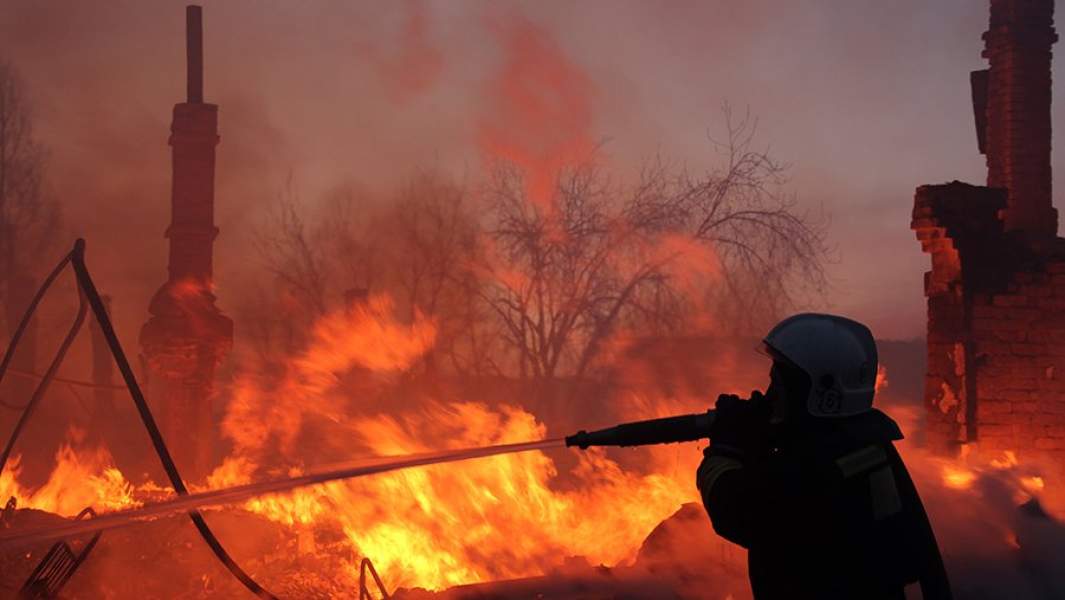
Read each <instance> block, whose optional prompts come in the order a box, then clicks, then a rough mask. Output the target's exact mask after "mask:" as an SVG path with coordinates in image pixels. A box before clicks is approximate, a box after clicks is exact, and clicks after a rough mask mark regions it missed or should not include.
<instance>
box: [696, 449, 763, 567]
mask: <svg viewBox="0 0 1065 600" xmlns="http://www.w3.org/2000/svg"><path fill="white" fill-rule="evenodd" d="M745 475H746V473H745V472H744V471H743V463H742V462H740V461H739V460H738V459H737V458H733V457H730V456H721V455H715V454H714V453H713V452H711V451H710V450H709V449H708V450H707V451H706V452H705V453H704V456H703V462H702V463H700V464H699V469H698V470H697V471H696V473H695V484H696V486H697V487H698V488H699V495H700V496H701V497H702V500H703V507H704V508H706V513H707V514H708V515H710V522H711V524H713V526H714V531H716V532H717V534H718V535H720V536H721V537H723V538H725V539H727V540H728V541H730V542H733V543H735V544H739V545H741V546H743V547H744V548H749V547H750V537H749V536H748V535H747V533H748V529H749V528H748V527H747V524H746V518H745V516H746V515H745V514H744V513H745V507H746V509H747V510H750V505H749V504H748V503H746V502H744V500H745V498H744V497H745V496H747V493H746V491H747V488H748V486H747V485H746V482H745V479H746V477H745Z"/></svg>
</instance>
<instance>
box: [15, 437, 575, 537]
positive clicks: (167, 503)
mask: <svg viewBox="0 0 1065 600" xmlns="http://www.w3.org/2000/svg"><path fill="white" fill-rule="evenodd" d="M562 445H563V440H562V439H551V440H541V441H537V442H523V443H518V444H501V445H497V446H485V447H483V448H464V449H460V450H442V451H438V452H428V453H421V454H411V455H407V456H383V457H373V458H369V459H366V460H363V461H360V462H358V463H355V464H349V465H348V466H345V467H340V468H334V469H330V470H324V471H319V472H314V473H308V474H306V475H298V476H295V477H286V478H282V479H273V480H268V481H260V482H257V483H249V484H245V485H238V486H234V487H228V488H223V489H218V490H210V491H206V492H198V493H195V494H186V495H181V496H177V497H175V498H172V499H170V500H164V501H162V502H157V503H155V504H149V505H147V506H142V507H140V508H135V509H130V510H123V511H118V512H113V513H107V514H104V515H100V516H98V517H96V518H94V519H87V520H82V521H70V522H68V523H64V524H62V525H58V526H52V527H39V528H28V529H20V530H16V531H13V532H9V533H5V534H4V535H0V550H7V549H10V548H14V547H24V546H28V545H33V544H40V543H45V542H51V541H55V540H57V539H62V538H67V537H70V536H76V535H84V534H87V533H94V532H98V531H106V530H109V529H118V528H121V527H128V526H130V525H136V524H139V523H144V522H146V521H148V520H151V519H152V518H157V517H163V516H167V515H172V514H175V513H187V512H190V511H193V510H195V509H198V508H202V507H209V506H220V505H224V504H232V503H235V502H241V501H244V500H248V499H251V498H254V497H256V496H262V495H264V494H272V493H278V492H286V491H290V490H293V489H296V488H300V487H305V486H308V485H315V484H322V483H328V482H331V481H339V480H342V479H353V478H357V477H365V476H367V475H375V474H378V473H387V472H389V471H398V470H400V469H409V468H411V467H424V466H428V465H437V464H441V463H450V462H457V461H462V460H469V459H472V458H483V457H487V456H497V455H500V454H513V453H515V452H528V451H530V450H545V449H547V448H556V447H559V446H562Z"/></svg>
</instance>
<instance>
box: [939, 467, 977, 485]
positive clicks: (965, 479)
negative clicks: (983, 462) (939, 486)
mask: <svg viewBox="0 0 1065 600" xmlns="http://www.w3.org/2000/svg"><path fill="white" fill-rule="evenodd" d="M974 481H976V473H975V472H974V471H972V470H971V469H968V468H966V467H964V466H959V465H955V464H945V465H943V483H944V484H945V485H946V486H947V487H949V488H954V489H956V490H967V489H969V488H971V487H972V485H973V482H974Z"/></svg>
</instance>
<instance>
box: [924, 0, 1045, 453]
mask: <svg viewBox="0 0 1065 600" xmlns="http://www.w3.org/2000/svg"><path fill="white" fill-rule="evenodd" d="M990 7H991V12H990V19H989V26H988V30H987V32H986V33H984V36H983V39H984V42H985V47H984V53H983V56H984V57H985V58H987V59H988V62H989V68H988V69H987V70H985V71H978V72H975V73H973V74H972V77H971V82H972V87H973V108H974V116H975V117H976V127H977V139H978V147H979V149H980V151H981V152H983V153H985V154H986V155H987V167H988V174H987V184H988V185H987V186H986V187H985V186H974V185H968V184H964V183H960V182H957V181H955V182H952V183H949V184H944V185H927V186H922V187H919V188H917V193H916V196H915V198H914V209H913V222H912V223H911V227H912V228H913V230H914V231H915V232H916V234H917V238H918V240H919V241H920V242H921V247H922V249H923V250H924V251H925V252H927V253H928V254H930V255H931V258H932V269H931V271H929V272H928V273H927V274H926V276H925V295H926V296H927V297H928V372H927V375H926V381H925V403H926V407H927V410H928V412H927V415H928V419H927V424H928V427H927V429H928V432H927V433H928V435H927V436H926V439H927V440H928V442H929V443H930V445H932V446H933V447H934V448H935V449H938V450H941V451H946V452H952V453H953V452H958V451H959V450H960V448H961V447H962V446H963V445H964V446H966V447H968V448H969V449H970V450H975V451H977V452H978V453H985V454H988V455H992V456H993V455H995V454H1001V453H1002V451H1004V450H1010V451H1013V452H1015V453H1017V455H1018V456H1020V457H1031V458H1037V459H1043V460H1045V462H1046V464H1051V465H1056V466H1058V467H1061V468H1063V469H1065V239H1062V238H1058V237H1057V216H1058V215H1057V211H1056V210H1055V209H1054V208H1053V206H1052V194H1051V175H1052V174H1051V170H1050V151H1051V148H1050V127H1051V122H1050V107H1051V76H1050V61H1051V46H1052V44H1053V43H1054V42H1056V41H1057V34H1056V33H1055V32H1054V27H1053V14H1054V2H1053V0H990Z"/></svg>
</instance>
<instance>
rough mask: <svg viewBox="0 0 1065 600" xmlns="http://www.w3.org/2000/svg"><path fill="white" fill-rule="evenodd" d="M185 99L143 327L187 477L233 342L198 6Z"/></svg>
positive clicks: (190, 32)
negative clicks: (156, 277) (162, 273)
mask: <svg viewBox="0 0 1065 600" xmlns="http://www.w3.org/2000/svg"><path fill="white" fill-rule="evenodd" d="M186 26H187V30H186V44H187V45H186V51H187V59H188V77H187V87H188V93H187V101H186V102H183V103H180V104H176V105H174V120H173V122H172V124H171V126H170V146H171V147H172V148H173V159H172V167H173V182H172V186H171V222H170V227H169V228H167V230H166V237H167V238H169V239H170V259H169V264H168V272H169V273H168V275H169V276H168V278H167V281H166V283H164V284H163V286H162V287H161V288H160V289H159V291H158V292H156V294H155V296H154V297H153V298H152V301H151V305H150V306H149V308H148V311H149V313H151V318H150V319H149V320H148V322H147V323H146V324H145V325H144V327H143V328H142V329H141V336H140V341H141V347H142V350H143V354H142V356H143V359H144V362H145V366H146V368H147V372H148V388H149V402H151V404H152V406H153V408H154V409H155V410H156V411H157V412H158V415H159V425H160V429H161V431H162V433H163V438H164V440H165V441H166V443H167V445H168V446H169V447H170V449H171V454H173V456H174V460H175V462H176V463H177V465H178V467H179V468H180V469H182V471H183V473H184V474H185V476H186V477H187V478H189V479H198V478H200V477H203V476H205V475H206V474H207V470H208V469H209V468H210V464H211V461H212V458H213V444H214V441H215V437H216V435H215V429H216V424H215V421H214V411H213V402H212V396H213V387H214V386H213V384H214V377H215V371H216V369H217V367H218V365H219V364H220V363H221V362H222V360H223V359H224V358H225V356H226V354H228V352H229V350H230V348H231V347H232V344H233V322H232V321H231V320H230V319H229V318H227V317H226V316H225V315H223V314H222V312H221V311H219V310H218V308H217V307H216V306H215V297H214V294H213V265H212V262H213V246H214V239H215V237H217V235H218V228H217V227H215V224H214V173H215V146H217V145H218V140H219V137H218V106H217V105H214V104H206V103H204V102H203V30H202V19H201V9H200V7H199V6H189V7H187V9H186Z"/></svg>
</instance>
